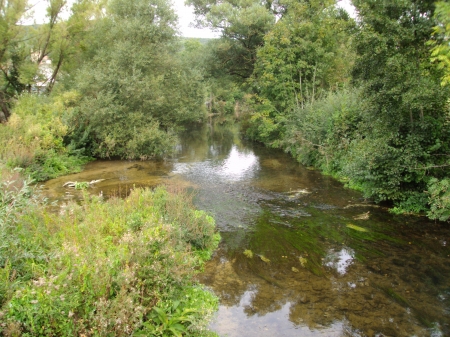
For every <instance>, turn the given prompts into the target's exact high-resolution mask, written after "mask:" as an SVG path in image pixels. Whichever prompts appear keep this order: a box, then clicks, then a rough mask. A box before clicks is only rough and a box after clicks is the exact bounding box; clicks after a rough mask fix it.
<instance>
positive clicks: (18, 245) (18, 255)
mask: <svg viewBox="0 0 450 337" xmlns="http://www.w3.org/2000/svg"><path fill="white" fill-rule="evenodd" d="M31 183H32V181H31V180H29V179H22V178H21V176H20V174H19V173H18V170H17V169H16V170H15V171H9V170H7V169H6V168H4V167H2V166H0V241H1V244H0V305H3V304H4V303H5V302H6V301H7V299H9V298H10V297H11V296H12V294H13V293H14V291H15V290H16V289H17V287H19V286H20V283H21V282H22V281H23V280H30V279H31V277H32V275H33V270H36V269H39V268H40V266H41V265H42V264H44V263H45V262H46V261H47V259H48V257H49V255H48V253H47V251H46V247H47V246H46V243H45V237H48V232H47V230H46V228H44V226H42V225H41V223H39V222H38V221H37V220H38V219H39V216H37V215H36V214H35V212H37V205H38V202H39V196H38V194H37V193H36V191H35V188H33V187H31V185H30V184H31Z"/></svg>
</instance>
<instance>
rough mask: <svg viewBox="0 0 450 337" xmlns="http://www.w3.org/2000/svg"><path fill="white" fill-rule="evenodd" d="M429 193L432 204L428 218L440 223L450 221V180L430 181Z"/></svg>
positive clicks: (434, 179)
mask: <svg viewBox="0 0 450 337" xmlns="http://www.w3.org/2000/svg"><path fill="white" fill-rule="evenodd" d="M428 193H429V203H430V210H429V212H428V217H429V218H430V219H437V220H440V221H447V220H448V219H450V179H442V180H438V179H436V178H433V179H430V182H429V183H428Z"/></svg>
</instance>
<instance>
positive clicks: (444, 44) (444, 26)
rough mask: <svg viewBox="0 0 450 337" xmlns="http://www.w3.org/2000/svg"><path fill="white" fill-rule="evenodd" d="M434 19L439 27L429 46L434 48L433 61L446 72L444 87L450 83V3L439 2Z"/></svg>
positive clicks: (435, 30) (435, 29) (432, 51)
mask: <svg viewBox="0 0 450 337" xmlns="http://www.w3.org/2000/svg"><path fill="white" fill-rule="evenodd" d="M434 17H435V19H436V21H437V23H438V24H437V25H436V26H435V27H434V31H433V36H434V38H435V39H433V40H430V41H429V44H430V45H431V46H433V48H432V49H431V56H432V57H431V61H432V62H437V63H438V67H439V68H440V69H443V70H444V75H443V77H442V82H441V84H442V85H448V84H449V83H450V46H449V43H448V42H449V36H450V3H448V2H446V1H438V2H437V3H436V10H435V12H434Z"/></svg>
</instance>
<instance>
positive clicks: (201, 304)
mask: <svg viewBox="0 0 450 337" xmlns="http://www.w3.org/2000/svg"><path fill="white" fill-rule="evenodd" d="M12 185H17V186H18V187H17V188H15V189H12V190H11V189H8V186H12ZM24 188H25V189H27V191H23V189H24ZM11 191H12V192H11ZM25 192H26V193H25ZM32 193H33V192H32V190H31V189H30V188H29V187H28V185H26V184H23V182H22V183H17V182H16V183H14V184H12V183H9V182H8V183H5V182H2V185H0V196H1V199H0V203H1V204H0V212H3V213H5V214H6V212H10V211H11V210H9V208H8V207H10V205H11V202H12V200H16V199H17V200H16V204H15V205H16V206H14V207H16V208H15V209H14V214H15V216H9V217H3V216H2V217H1V218H2V222H1V223H0V225H1V228H0V230H1V232H0V236H1V239H2V245H0V258H1V260H0V263H1V265H0V284H1V287H0V301H1V302H0V305H1V309H0V322H1V323H0V334H3V335H5V336H21V335H23V336H25V335H26V336H71V335H74V336H75V335H78V336H80V335H85V336H130V335H142V336H143V335H146V336H149V335H151V336H169V335H181V334H183V335H186V336H188V335H195V336H199V335H208V334H209V332H208V331H206V329H205V326H206V323H207V321H208V319H209V317H210V316H211V314H212V313H213V312H214V311H215V310H216V308H217V298H216V297H215V296H214V295H213V294H211V293H210V292H208V291H206V290H204V289H203V288H201V287H200V286H199V285H198V284H196V283H195V282H194V281H193V276H194V275H195V273H196V270H198V268H197V267H199V266H201V265H202V263H203V262H204V259H205V258H208V257H209V256H210V254H211V252H212V251H213V250H214V249H215V248H216V247H217V244H218V241H219V235H218V234H217V233H216V232H215V224H214V220H213V219H212V218H211V217H210V216H208V215H206V214H205V213H204V212H201V211H196V210H194V209H193V208H191V204H190V202H189V198H186V196H182V195H180V194H171V193H169V192H167V190H166V189H164V188H157V189H155V190H150V189H136V190H134V191H132V192H131V194H130V195H129V197H128V198H126V199H119V198H113V199H110V200H108V201H107V202H105V201H103V200H102V199H101V198H99V197H89V196H87V194H86V197H85V200H84V203H83V204H82V205H81V206H80V205H77V204H76V203H69V204H67V205H65V206H64V207H63V208H61V211H60V213H59V214H53V213H50V212H48V211H46V210H45V209H44V208H43V207H39V206H40V205H39V202H38V201H37V200H32V199H30V195H31V194H32ZM20 200H22V202H19V201H20ZM3 213H2V215H3Z"/></svg>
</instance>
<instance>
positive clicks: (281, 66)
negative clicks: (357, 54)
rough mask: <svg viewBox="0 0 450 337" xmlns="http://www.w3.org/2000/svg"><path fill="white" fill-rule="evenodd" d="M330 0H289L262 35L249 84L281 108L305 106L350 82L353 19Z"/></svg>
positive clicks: (283, 110) (288, 108)
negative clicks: (282, 13)
mask: <svg viewBox="0 0 450 337" xmlns="http://www.w3.org/2000/svg"><path fill="white" fill-rule="evenodd" d="M334 3H335V2H334V1H300V2H288V4H289V7H288V8H289V9H288V10H287V13H286V14H285V15H284V16H283V17H282V18H281V19H280V20H279V21H278V22H277V23H276V24H275V26H274V27H273V29H272V30H271V31H270V32H268V33H267V34H266V35H265V37H264V46H263V47H261V48H260V49H259V50H258V54H257V62H256V67H255V72H254V74H253V85H254V87H255V88H256V90H257V91H258V92H259V93H260V95H262V96H263V97H265V98H267V99H269V100H270V101H271V102H272V104H273V105H274V106H275V108H276V109H277V110H278V111H279V113H288V112H290V111H291V110H292V109H293V108H303V107H304V106H305V104H307V103H308V102H314V100H315V99H317V98H318V97H320V96H321V95H322V94H323V93H324V92H326V91H327V90H330V89H336V88H337V87H339V86H341V85H342V84H343V83H345V82H348V73H349V69H350V67H351V65H352V62H351V60H352V58H353V57H352V54H351V53H350V52H349V50H350V48H349V41H350V36H351V35H350V32H351V29H352V28H353V27H354V22H353V20H351V19H350V18H349V17H348V15H347V14H346V13H345V12H343V11H341V10H337V9H335V8H334ZM349 60H350V61H349Z"/></svg>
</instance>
